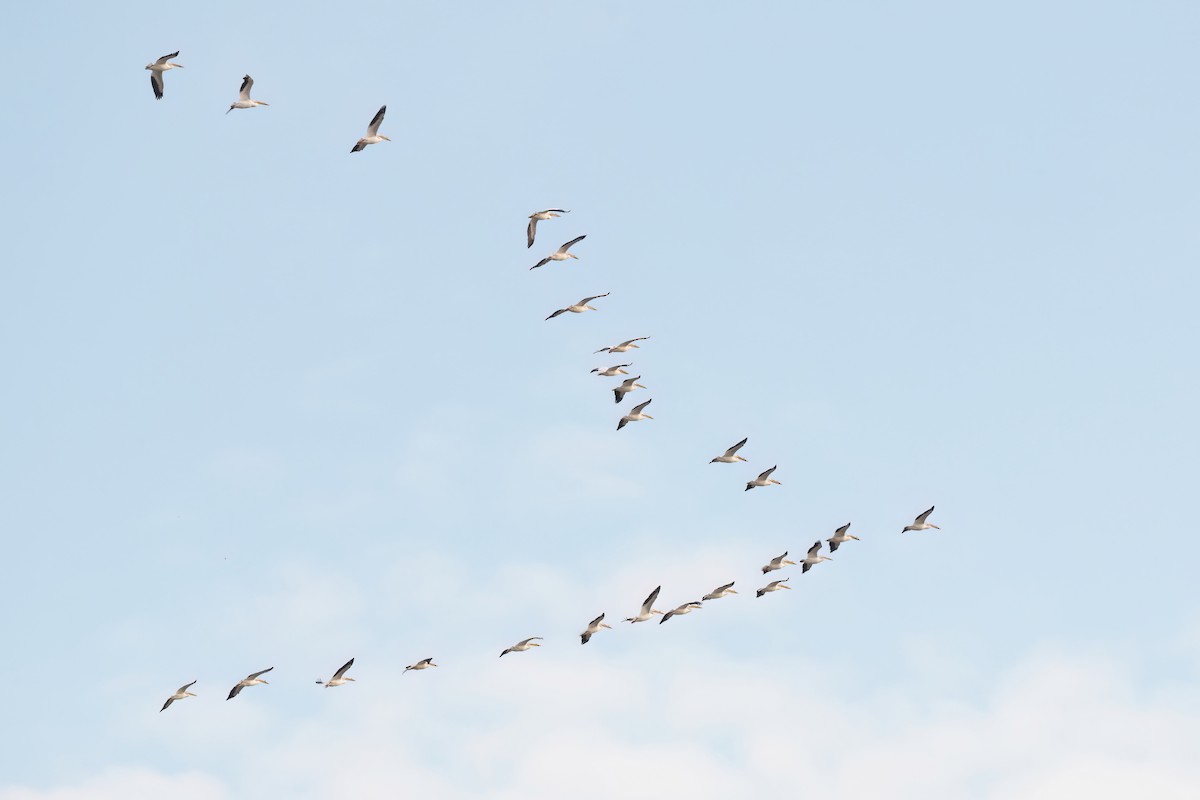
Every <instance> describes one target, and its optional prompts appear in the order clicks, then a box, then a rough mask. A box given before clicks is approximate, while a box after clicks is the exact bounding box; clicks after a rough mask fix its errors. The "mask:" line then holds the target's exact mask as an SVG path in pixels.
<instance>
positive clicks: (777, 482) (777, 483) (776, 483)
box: [771, 478, 783, 486]
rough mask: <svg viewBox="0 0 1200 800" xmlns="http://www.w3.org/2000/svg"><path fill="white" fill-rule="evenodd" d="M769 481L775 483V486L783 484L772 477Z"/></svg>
mask: <svg viewBox="0 0 1200 800" xmlns="http://www.w3.org/2000/svg"><path fill="white" fill-rule="evenodd" d="M771 483H773V484H775V485H776V486H783V484H782V483H780V482H779V481H777V480H775V479H774V478H772V479H771Z"/></svg>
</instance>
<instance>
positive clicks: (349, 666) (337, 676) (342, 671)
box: [333, 658, 354, 681]
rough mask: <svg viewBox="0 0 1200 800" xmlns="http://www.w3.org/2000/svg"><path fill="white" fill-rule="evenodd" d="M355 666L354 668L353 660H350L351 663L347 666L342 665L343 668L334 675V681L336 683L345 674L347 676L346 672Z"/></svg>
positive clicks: (347, 663)
mask: <svg viewBox="0 0 1200 800" xmlns="http://www.w3.org/2000/svg"><path fill="white" fill-rule="evenodd" d="M353 666H354V659H353V658H352V659H350V660H349V661H347V662H346V663H345V664H342V668H341V669H339V670H338V671H337V672H335V673H333V680H335V681H336V680H337V679H338V678H340V677H342V676H343V675H345V674H346V670H348V669H350V668H351V667H353Z"/></svg>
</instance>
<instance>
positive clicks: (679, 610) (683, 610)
mask: <svg viewBox="0 0 1200 800" xmlns="http://www.w3.org/2000/svg"><path fill="white" fill-rule="evenodd" d="M697 608H704V604H703V603H701V602H700V601H699V600H693V601H692V602H690V603H684V604H683V605H681V606H676V607H675V608H672V609H671V610H670V611H668V612H667V613H665V614H663V618H662V619H660V620H659V621H658V624H659V625H662V624H663V623H664V622H666V621H667V620H669V619H670V618H671V617H678V616H682V615H683V614H690V613H692V612H693V611H695V610H696V609H697Z"/></svg>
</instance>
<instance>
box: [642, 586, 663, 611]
mask: <svg viewBox="0 0 1200 800" xmlns="http://www.w3.org/2000/svg"><path fill="white" fill-rule="evenodd" d="M660 591H662V587H661V586H659V587H657V588H655V590H654V591H653V592H651V593H650V596H649V597H647V598H646V602H644V603H642V613H643V614H649V613H650V609H651V608H652V607H653V606H654V601H655V600H657V599H658V593H659V592H660Z"/></svg>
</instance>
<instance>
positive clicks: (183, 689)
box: [158, 56, 196, 714]
mask: <svg viewBox="0 0 1200 800" xmlns="http://www.w3.org/2000/svg"><path fill="white" fill-rule="evenodd" d="M170 57H171V56H167V58H170ZM195 685H196V682H195V681H192V682H191V683H185V684H184V685H183V686H180V687H179V689H178V690H176V692H175V694H173V695H171V696H170V697H168V698H167V702H165V703H163V707H162V708H160V709H159V710H158V713H160V714H161V713H162V712H164V711H166V710H167V706H169V705H171V703H174V702H175V701H176V700H182V699H183V698H185V697H195V696H196V695H194V694H192V693H191V692H189V691H188V689H190V688H192V687H193V686H195Z"/></svg>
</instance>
